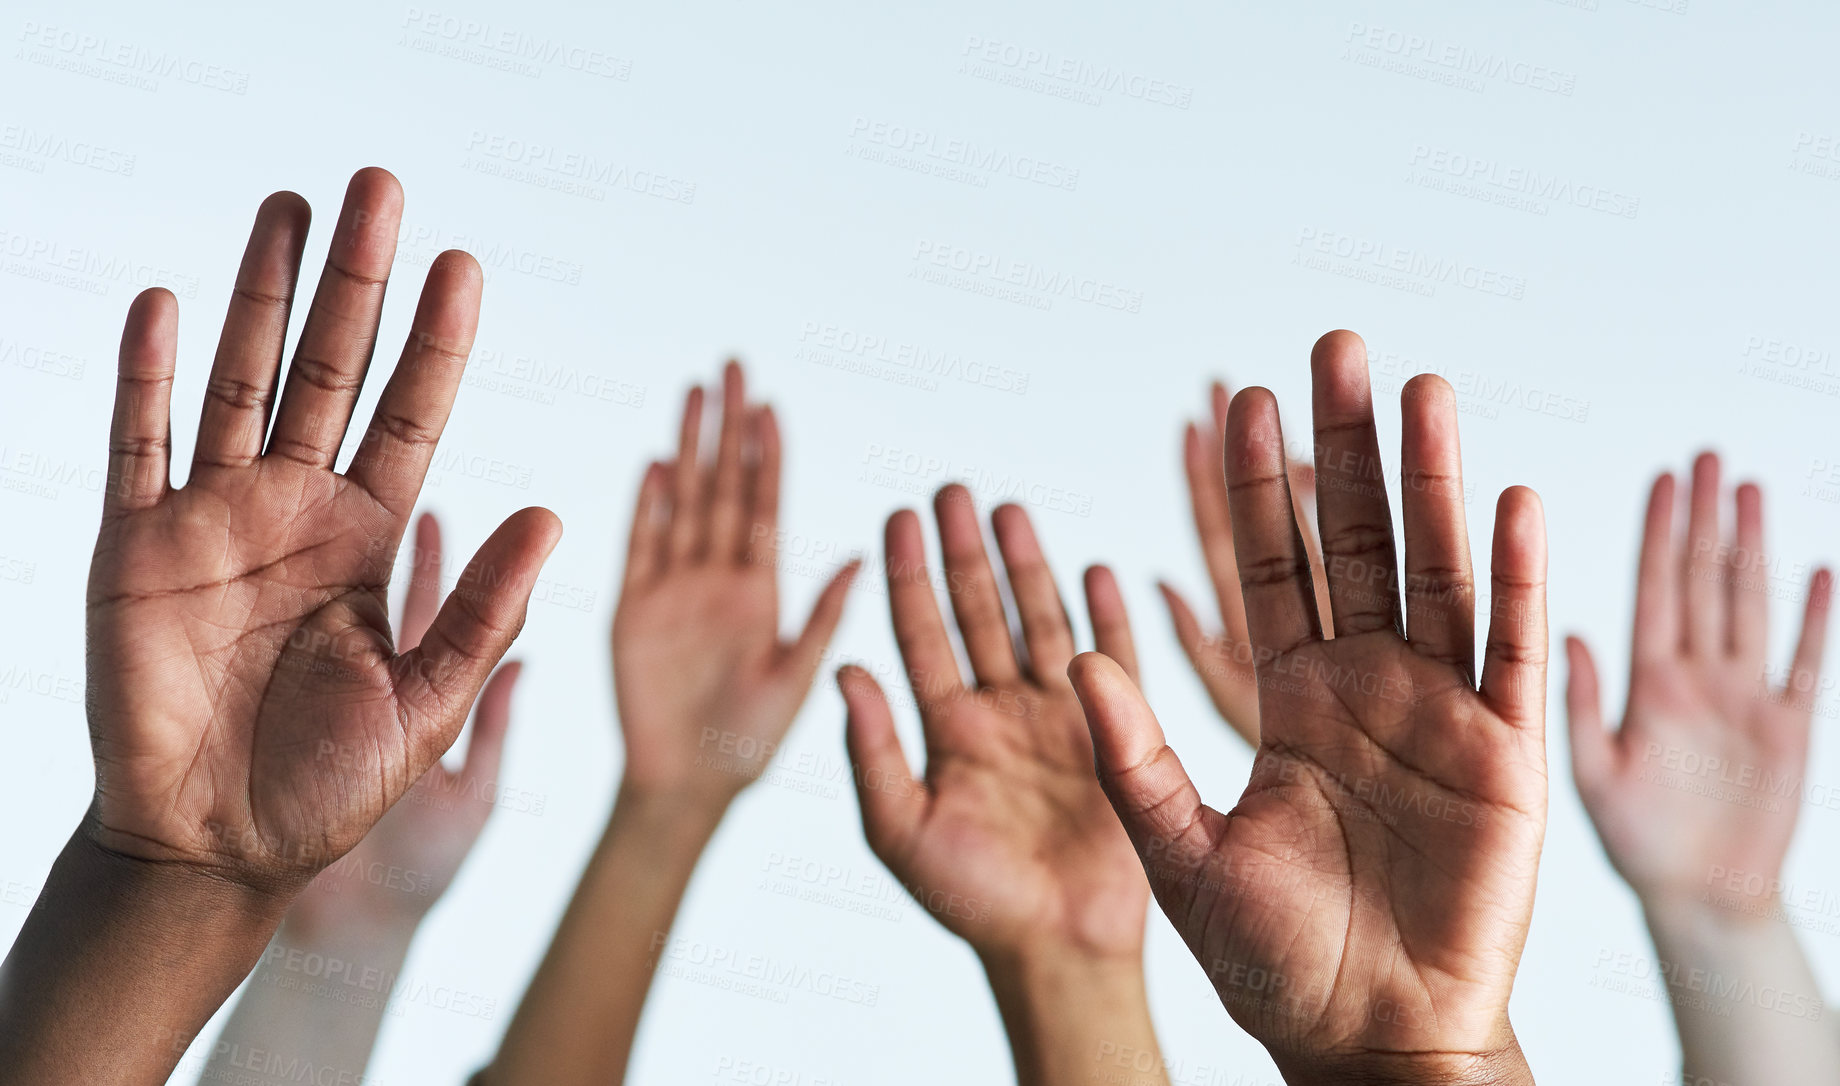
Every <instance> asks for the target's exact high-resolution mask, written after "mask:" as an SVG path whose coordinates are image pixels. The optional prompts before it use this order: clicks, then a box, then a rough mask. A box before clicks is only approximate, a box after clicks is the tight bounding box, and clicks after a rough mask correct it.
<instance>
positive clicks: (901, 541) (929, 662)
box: [882, 509, 964, 723]
mask: <svg viewBox="0 0 1840 1086" xmlns="http://www.w3.org/2000/svg"><path fill="white" fill-rule="evenodd" d="M882 548H883V554H884V555H885V558H884V563H885V564H886V566H887V569H886V573H887V575H888V613H889V615H890V616H891V618H892V619H893V621H894V639H895V644H896V645H898V646H899V647H900V650H901V662H902V664H904V665H905V666H906V668H907V679H908V682H909V683H911V684H912V685H913V690H914V698H915V700H917V701H918V702H919V703H920V706H921V708H922V709H924V708H926V707H927V706H928V705H929V704H931V703H932V702H934V701H938V700H941V699H947V698H954V697H956V696H957V695H958V694H960V693H961V692H962V691H963V689H964V681H963V679H962V677H961V676H960V674H959V670H958V658H957V657H956V656H954V655H952V640H951V638H950V637H948V636H947V634H946V624H945V620H944V619H943V618H941V617H940V615H939V597H937V596H935V595H934V594H933V579H932V577H930V576H929V575H928V574H927V569H926V537H925V535H924V533H923V532H922V531H921V529H920V518H919V517H918V516H917V515H916V514H915V513H914V511H913V510H911V509H902V510H900V511H898V512H896V513H895V514H894V515H893V516H891V517H889V518H888V527H887V529H886V531H885V532H884V533H883V543H882ZM925 720H926V715H925V714H924V713H922V714H921V721H922V723H924V722H925Z"/></svg>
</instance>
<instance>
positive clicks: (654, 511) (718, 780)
mask: <svg viewBox="0 0 1840 1086" xmlns="http://www.w3.org/2000/svg"><path fill="white" fill-rule="evenodd" d="M702 417H703V390H702V389H701V388H692V389H691V390H690V394H689V396H688V397H687V398H686V399H685V402H684V421H683V429H682V434H681V438H680V441H679V444H678V451H677V459H676V461H674V462H672V463H663V464H658V463H655V464H653V465H651V467H650V468H649V469H648V470H647V471H646V474H645V481H644V483H643V484H642V485H641V486H640V488H639V501H638V508H637V509H636V510H635V511H634V513H633V526H632V542H631V545H630V547H629V548H628V550H627V558H626V578H625V583H624V585H623V587H622V588H621V590H620V603H619V607H618V609H617V610H616V611H615V612H614V617H613V685H614V692H615V695H616V698H617V700H618V703H619V711H620V729H621V731H622V732H623V733H624V734H625V737H626V768H625V781H624V783H623V784H622V788H623V789H636V790H638V791H640V792H642V793H647V794H663V793H671V794H675V795H680V796H685V797H694V798H697V799H699V800H706V801H708V802H710V803H713V804H718V805H720V804H726V803H727V802H728V801H729V800H730V799H732V798H733V797H734V796H735V794H736V793H738V792H740V791H741V789H743V788H744V787H746V786H747V785H748V784H749V783H750V782H751V781H753V780H754V779H755V778H756V777H758V776H759V775H760V774H761V772H762V771H763V770H765V769H766V767H767V765H768V764H769V762H770V761H771V760H772V756H773V752H774V751H775V750H776V749H777V748H778V745H779V743H780V741H781V740H782V739H784V738H785V735H786V730H787V729H788V728H790V727H791V726H792V718H793V717H794V716H796V715H797V714H798V711H799V705H800V704H801V703H802V702H803V701H804V700H805V695H806V693H807V692H808V691H809V690H810V689H811V681H812V678H813V677H814V676H815V675H816V674H817V670H818V665H819V663H820V662H821V660H822V659H823V654H824V648H825V646H826V645H827V644H828V643H829V642H830V638H831V634H832V633H833V632H834V631H835V630H836V628H837V621H838V619H840V618H841V617H842V615H843V602H844V596H845V594H846V593H847V592H848V591H849V587H850V581H851V579H852V578H854V577H855V575H856V570H857V568H858V565H859V563H857V562H854V561H853V562H850V563H849V564H848V565H846V566H844V568H843V569H841V570H839V571H838V572H837V574H836V575H835V576H834V577H832V578H831V580H830V583H829V584H827V585H826V586H825V588H824V591H823V592H822V593H820V595H819V596H818V601H817V603H816V604H815V605H814V606H813V607H812V612H811V617H810V618H809V619H807V620H806V623H805V628H804V631H803V632H801V633H800V634H799V636H798V637H797V638H796V639H795V640H793V641H790V642H788V641H784V640H782V639H781V638H780V632H779V588H778V580H779V573H778V568H777V565H776V560H777V546H776V544H777V538H778V532H779V456H780V445H779V426H778V424H777V423H776V422H775V421H774V417H773V409H772V408H771V407H766V406H759V407H749V406H748V405H747V401H746V390H745V388H744V385H743V379H742V374H741V367H740V366H739V365H738V364H736V363H734V362H730V363H729V364H728V366H727V367H726V368H725V370H724V371H723V375H722V430H721V437H720V439H719V441H718V442H717V445H716V454H715V463H714V465H713V466H711V467H707V468H706V467H705V466H704V465H703V463H702V462H701V458H700V457H699V453H698V438H699V433H700V427H701V424H702Z"/></svg>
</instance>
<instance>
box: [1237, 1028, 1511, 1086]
mask: <svg viewBox="0 0 1840 1086" xmlns="http://www.w3.org/2000/svg"><path fill="white" fill-rule="evenodd" d="M1502 1029H1503V1030H1504V1031H1506V1033H1507V1037H1506V1040H1505V1041H1504V1043H1503V1044H1502V1045H1500V1046H1499V1047H1496V1048H1492V1049H1490V1050H1489V1051H1486V1052H1409V1053H1407V1052H1401V1053H1376V1052H1364V1053H1360V1054H1356V1055H1348V1056H1334V1057H1319V1058H1311V1059H1304V1060H1296V1059H1277V1055H1276V1053H1273V1058H1274V1060H1276V1062H1277V1064H1278V1071H1279V1073H1281V1074H1282V1075H1283V1076H1284V1081H1285V1082H1286V1083H1287V1084H1288V1086H1532V1083H1533V1069H1532V1068H1531V1067H1529V1066H1528V1065H1527V1057H1526V1055H1525V1054H1523V1053H1522V1052H1521V1046H1520V1042H1519V1041H1518V1040H1516V1039H1515V1037H1514V1031H1513V1029H1512V1027H1510V1026H1509V1025H1508V1024H1507V1023H1506V1022H1505V1021H1504V1022H1503V1023H1502Z"/></svg>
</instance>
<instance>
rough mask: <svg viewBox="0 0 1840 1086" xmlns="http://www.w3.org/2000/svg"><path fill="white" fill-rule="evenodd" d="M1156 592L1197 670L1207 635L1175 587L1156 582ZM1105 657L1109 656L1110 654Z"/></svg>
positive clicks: (1177, 636) (1183, 647)
mask: <svg viewBox="0 0 1840 1086" xmlns="http://www.w3.org/2000/svg"><path fill="white" fill-rule="evenodd" d="M1156 590H1157V591H1158V592H1161V593H1162V594H1163V603H1164V605H1165V606H1167V607H1168V608H1169V621H1170V624H1171V625H1172V626H1174V627H1175V631H1176V640H1177V641H1178V642H1180V643H1181V645H1182V651H1183V652H1185V653H1187V654H1188V659H1189V662H1190V663H1192V664H1194V665H1195V666H1196V668H1197V669H1199V668H1200V666H1201V651H1202V649H1204V648H1205V647H1206V645H1207V635H1206V634H1204V633H1203V632H1202V631H1201V620H1200V619H1198V618H1196V617H1195V609H1194V608H1193V607H1191V606H1189V602H1188V601H1187V600H1186V599H1183V598H1182V593H1180V592H1177V591H1176V590H1175V586H1173V585H1171V584H1169V583H1167V582H1165V581H1158V582H1157V583H1156ZM1099 651H1101V652H1104V651H1105V650H1103V649H1101V650H1099ZM1106 655H1107V656H1110V655H1111V653H1109V652H1108V653H1106Z"/></svg>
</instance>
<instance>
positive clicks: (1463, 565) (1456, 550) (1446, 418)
mask: <svg viewBox="0 0 1840 1086" xmlns="http://www.w3.org/2000/svg"><path fill="white" fill-rule="evenodd" d="M1399 406H1400V412H1401V415H1402V424H1403V431H1404V433H1403V438H1402V441H1401V443H1400V444H1401V449H1402V452H1401V455H1400V477H1401V482H1402V485H1403V489H1404V494H1405V516H1404V521H1405V530H1406V583H1405V596H1406V639H1407V641H1408V643H1409V644H1411V646H1412V647H1413V648H1414V649H1415V650H1416V651H1418V652H1419V653H1420V654H1421V655H1424V656H1427V657H1429V658H1431V659H1433V660H1440V661H1442V662H1444V663H1446V664H1449V665H1451V666H1452V667H1455V668H1456V669H1457V670H1459V671H1461V672H1462V673H1463V679H1464V681H1465V682H1466V683H1468V684H1469V685H1471V686H1474V685H1475V683H1476V580H1475V573H1474V571H1473V570H1472V569H1471V568H1470V559H1469V526H1468V524H1467V523H1466V522H1465V519H1464V513H1463V450H1462V447H1461V445H1460V443H1459V442H1458V439H1457V397H1456V393H1455V392H1454V391H1452V389H1451V387H1450V384H1449V382H1447V381H1445V380H1444V379H1443V378H1442V377H1439V376H1437V375H1436V374H1428V373H1427V374H1420V375H1418V376H1416V377H1414V378H1412V380H1410V381H1408V382H1407V383H1406V387H1405V389H1404V390H1403V392H1402V394H1401V395H1400V403H1399Z"/></svg>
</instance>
